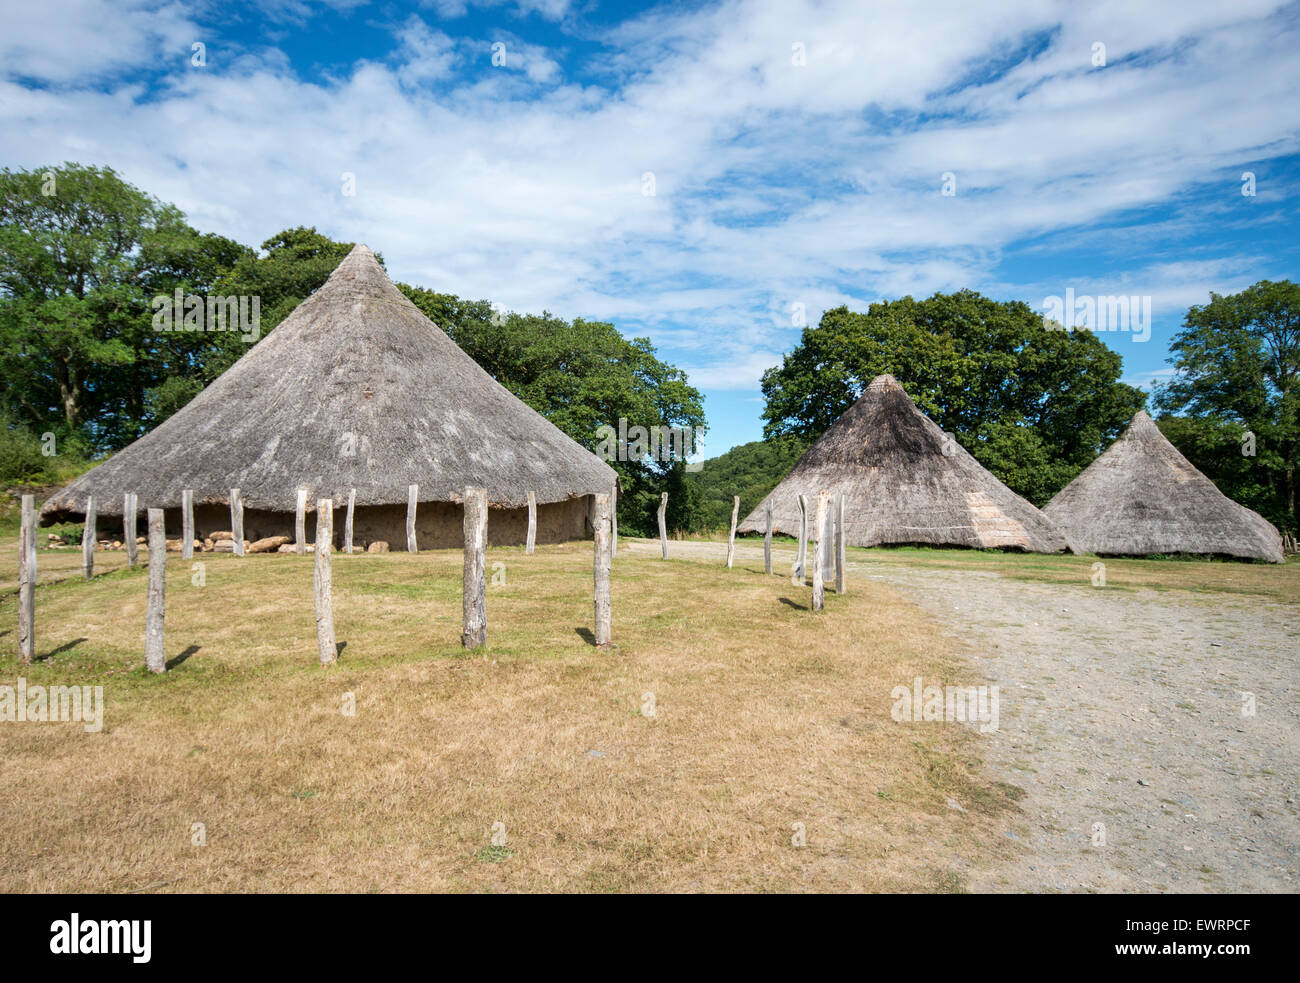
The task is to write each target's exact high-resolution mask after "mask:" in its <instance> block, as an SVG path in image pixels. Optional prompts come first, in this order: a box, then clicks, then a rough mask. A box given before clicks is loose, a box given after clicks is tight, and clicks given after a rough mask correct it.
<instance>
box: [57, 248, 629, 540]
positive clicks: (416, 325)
mask: <svg viewBox="0 0 1300 983" xmlns="http://www.w3.org/2000/svg"><path fill="white" fill-rule="evenodd" d="M616 481H617V478H616V475H615V473H614V471H613V470H612V469H611V468H610V467H609V466H608V465H607V464H605V463H604V462H603V461H601V460H600V459H599V458H598V457H596V456H595V455H594V454H592V453H590V452H589V451H587V450H585V449H584V448H582V447H581V446H579V445H578V444H577V443H575V442H574V441H573V440H571V439H570V438H569V437H567V436H566V435H565V434H564V433H562V432H561V431H560V430H559V429H558V428H557V427H555V426H554V425H553V424H551V423H550V422H549V421H547V420H546V419H545V418H544V417H542V416H541V415H540V414H539V413H537V412H536V411H534V410H533V409H531V408H530V407H528V406H527V405H526V404H524V403H523V402H522V401H521V400H519V399H518V398H517V397H515V396H514V395H513V394H512V393H510V392H509V391H508V390H507V389H506V388H505V387H504V386H501V385H500V384H498V383H497V382H496V381H495V380H494V379H493V378H492V377H491V376H489V375H488V374H487V373H486V372H484V371H483V369H481V368H480V367H479V366H478V364H477V363H476V362H475V361H474V360H473V359H472V358H470V357H469V356H468V355H466V354H465V352H463V351H462V350H461V349H460V348H459V347H458V346H457V345H456V343H455V342H453V341H452V340H451V339H450V338H448V337H447V335H445V334H444V333H443V332H442V331H441V330H439V329H438V328H437V327H436V326H435V325H434V324H433V323H432V322H431V321H429V319H428V318H426V317H425V316H424V315H423V314H422V313H421V312H420V310H419V309H418V308H417V307H416V306H415V305H414V304H412V303H411V302H410V301H409V300H408V299H407V298H406V297H405V296H403V294H402V293H401V291H399V290H398V289H397V288H396V287H395V286H393V283H392V281H391V280H389V279H388V276H387V275H386V274H385V273H384V271H383V268H382V267H380V265H379V263H378V261H377V260H376V259H375V256H374V254H373V253H372V252H371V251H370V250H369V249H368V248H366V247H365V246H363V245H358V246H357V247H356V248H354V249H353V250H352V252H351V253H349V254H348V256H347V258H346V259H344V260H343V262H342V263H340V264H339V267H338V269H336V270H335V271H334V272H333V273H332V274H331V275H330V278H329V279H328V280H327V281H326V282H325V284H324V285H323V286H322V287H321V288H320V289H319V290H317V291H316V292H315V293H314V294H312V295H311V296H310V297H308V298H307V299H306V300H304V301H303V302H302V303H301V304H300V305H299V306H298V307H297V309H295V310H294V311H293V313H292V314H290V315H289V316H288V317H287V318H286V319H285V320H284V321H283V322H282V323H281V324H280V325H278V326H277V327H276V328H275V330H274V331H272V332H271V333H270V334H269V335H267V337H266V338H264V339H263V340H262V341H261V343H259V344H257V345H255V346H254V347H253V348H252V349H251V350H250V351H249V352H248V353H247V354H246V355H244V356H243V358H241V359H240V360H239V361H238V362H236V363H235V364H234V365H233V366H231V367H230V369H229V370H227V371H226V372H225V373H223V374H222V375H221V376H220V377H219V378H218V379H217V380H216V381H214V382H213V383H212V384H211V385H210V386H208V387H207V388H206V389H204V390H203V392H201V393H200V394H199V395H198V396H196V397H195V398H194V399H193V401H191V402H190V403H189V405H187V406H186V407H185V408H184V409H182V410H180V411H179V412H177V413H176V414H175V415H174V416H172V417H171V418H169V419H168V420H166V421H165V422H163V423H162V424H161V425H160V426H158V427H157V429H155V430H153V431H152V432H151V433H149V434H147V435H145V436H144V437H141V438H140V439H139V440H137V441H135V443H133V444H131V445H130V446H128V447H126V448H123V449H122V450H121V451H119V452H118V453H117V454H115V455H113V456H112V457H111V458H109V459H108V460H107V461H105V462H104V463H103V464H101V465H99V466H98V467H96V468H94V469H93V470H91V471H89V472H87V473H86V474H85V475H83V476H82V477H81V478H79V479H77V480H76V481H74V482H73V483H72V484H70V485H68V486H67V487H66V488H64V489H63V490H62V491H60V492H58V493H57V494H55V495H54V496H53V497H52V498H50V500H49V501H47V502H46V503H45V505H44V507H43V508H42V509H41V519H42V522H43V523H44V524H47V525H48V524H50V523H52V522H56V521H66V520H69V519H81V518H83V517H84V513H85V508H86V498H87V496H88V495H91V494H93V495H94V497H95V503H96V510H97V512H98V514H99V515H100V516H101V517H112V516H118V517H120V516H121V515H122V510H123V496H124V495H125V493H127V492H135V493H136V494H137V502H138V505H139V508H140V510H141V512H143V511H144V509H146V508H147V507H153V508H158V507H162V508H164V509H165V510H166V515H167V526H168V529H169V530H179V529H180V507H181V493H182V491H183V490H185V489H192V490H193V492H194V503H195V526H196V531H197V532H198V534H199V535H200V536H202V535H206V534H207V533H209V532H211V531H216V530H226V529H229V528H230V513H229V505H230V489H232V488H238V489H240V493H241V496H242V498H243V500H244V506H245V518H244V530H245V537H246V538H248V539H256V538H260V537H264V536H274V535H290V536H291V535H293V526H294V512H295V508H296V503H297V493H298V489H299V488H306V489H307V491H308V495H307V498H308V507H309V508H310V509H312V510H314V509H315V506H316V500H317V499H318V498H329V499H332V500H333V501H334V503H335V506H336V508H342V507H345V506H346V504H347V499H348V493H349V490H350V489H353V488H355V489H356V496H357V497H356V514H355V520H354V526H355V529H354V542H355V543H356V544H357V545H361V546H364V545H365V544H367V543H369V542H373V541H376V540H384V541H387V542H391V543H393V544H394V545H397V544H404V543H405V542H406V504H407V494H408V487H409V486H410V485H412V484H417V485H419V506H418V509H417V523H416V536H417V539H418V542H419V545H420V547H421V548H433V547H445V546H459V545H460V544H461V542H462V538H463V534H462V509H461V505H460V502H461V497H462V493H463V491H464V489H465V488H466V487H467V486H473V487H481V488H485V489H487V495H488V500H489V502H490V504H491V505H492V507H493V508H492V512H491V518H490V521H489V523H488V535H489V539H490V540H491V542H492V543H493V544H497V545H500V544H513V543H522V542H523V541H524V537H525V533H526V529H527V501H528V498H527V496H528V492H529V491H533V492H535V493H536V496H537V502H538V508H537V540H538V542H559V541H563V540H566V539H574V538H580V537H582V536H584V535H586V532H587V527H588V522H589V519H588V513H589V508H590V497H591V496H592V495H594V494H597V493H602V492H609V491H611V490H612V489H613V487H614V485H615V482H616ZM342 526H343V523H342V518H341V515H340V516H339V518H338V520H337V521H336V522H335V529H336V530H339V531H340V534H341V530H342ZM313 532H314V522H310V523H309V532H308V538H309V539H310V538H312V536H313Z"/></svg>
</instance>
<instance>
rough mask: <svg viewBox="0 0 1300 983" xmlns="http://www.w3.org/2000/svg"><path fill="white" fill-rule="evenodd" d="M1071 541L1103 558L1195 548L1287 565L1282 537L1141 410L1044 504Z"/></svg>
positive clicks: (1203, 551) (1198, 550)
mask: <svg viewBox="0 0 1300 983" xmlns="http://www.w3.org/2000/svg"><path fill="white" fill-rule="evenodd" d="M1043 511H1044V512H1046V513H1047V515H1048V517H1049V518H1051V520H1052V521H1053V522H1055V523H1056V525H1057V526H1058V527H1059V528H1060V529H1061V531H1062V532H1064V533H1065V535H1066V538H1067V539H1069V541H1070V544H1071V546H1073V547H1075V548H1077V549H1079V550H1083V551H1086V552H1089V553H1097V554H1099V555H1102V556H1147V555H1150V554H1152V553H1193V554H1215V555H1219V556H1232V557H1239V558H1242V559H1262V560H1269V561H1270V562H1273V563H1282V562H1283V556H1282V537H1281V535H1280V534H1279V533H1278V531H1277V529H1275V528H1274V527H1273V524H1272V523H1271V522H1269V521H1268V520H1267V519H1265V518H1264V517H1263V516H1262V515H1260V514H1259V513H1257V512H1252V511H1251V510H1250V509H1248V508H1246V507H1245V506H1244V505H1238V504H1237V503H1236V502H1234V501H1233V500H1232V499H1230V498H1229V497H1228V496H1227V495H1225V494H1223V492H1221V491H1219V489H1218V488H1217V487H1215V484H1214V482H1212V481H1211V480H1210V479H1209V478H1207V477H1205V475H1203V474H1201V472H1199V471H1197V470H1196V468H1194V467H1193V466H1192V465H1191V463H1190V462H1189V461H1188V460H1187V458H1185V457H1183V455H1182V454H1180V453H1178V449H1177V448H1176V447H1174V445H1173V444H1171V443H1169V441H1168V440H1167V439H1166V437H1165V435H1164V434H1162V433H1161V432H1160V428H1159V427H1157V426H1156V425H1155V423H1154V422H1153V421H1152V419H1151V417H1149V416H1147V414H1146V413H1145V412H1144V411H1141V410H1139V411H1138V413H1137V415H1136V416H1134V417H1133V421H1132V423H1130V424H1129V427H1128V429H1127V430H1125V431H1124V434H1123V435H1122V436H1121V437H1120V438H1119V440H1117V441H1115V443H1113V444H1111V446H1110V447H1109V448H1108V449H1107V450H1106V452H1105V453H1104V454H1102V455H1101V457H1099V458H1097V460H1095V461H1093V462H1092V464H1090V465H1088V467H1087V468H1086V469H1085V470H1084V471H1083V473H1082V474H1080V475H1079V476H1078V477H1077V478H1075V479H1074V480H1073V481H1072V482H1070V483H1069V484H1068V485H1066V486H1065V487H1064V488H1063V489H1061V491H1060V492H1058V493H1057V495H1056V497H1055V498H1053V499H1052V500H1051V501H1050V502H1048V503H1047V505H1046V506H1045V507H1044V509H1043Z"/></svg>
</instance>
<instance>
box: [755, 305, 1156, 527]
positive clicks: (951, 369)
mask: <svg viewBox="0 0 1300 983" xmlns="http://www.w3.org/2000/svg"><path fill="white" fill-rule="evenodd" d="M1121 367H1122V362H1121V359H1120V356H1119V355H1118V354H1117V353H1116V352H1114V351H1112V350H1111V349H1110V348H1108V347H1106V345H1105V344H1103V343H1102V342H1101V340H1100V339H1099V338H1098V337H1097V336H1096V335H1095V334H1093V333H1092V332H1088V331H1062V330H1051V329H1050V328H1048V327H1046V326H1045V325H1044V321H1043V317H1042V315H1041V314H1040V313H1037V312H1035V311H1034V310H1033V309H1031V308H1030V307H1029V306H1028V305H1027V304H1024V303H1021V302H1019V301H1010V302H1002V301H995V300H991V299H989V298H987V297H984V296H982V295H980V294H979V293H977V292H975V291H972V290H962V291H958V292H957V293H953V294H935V295H934V296H933V297H930V298H928V299H927V300H921V301H917V300H913V299H912V298H911V297H904V298H903V299H901V300H896V301H885V302H880V303H876V304H872V305H871V306H870V308H869V309H868V310H867V311H866V313H860V312H855V311H850V310H849V309H848V308H847V307H839V308H836V309H834V310H830V311H827V312H826V313H825V314H823V315H822V319H821V322H820V323H819V324H818V325H817V327H815V328H813V327H810V328H806V329H805V330H804V332H803V337H802V338H801V340H800V342H799V345H798V346H797V347H796V348H795V350H794V351H793V352H791V353H790V354H789V355H787V356H786V357H785V358H784V360H783V362H782V364H781V365H780V366H778V367H776V368H772V369H769V370H768V371H767V372H765V373H764V374H763V383H762V386H763V395H764V396H765V397H766V399H767V406H766V408H765V410H764V412H763V417H764V419H765V420H766V424H765V426H764V433H765V434H766V435H767V436H768V437H775V436H782V435H793V436H798V437H802V438H804V439H805V440H812V439H815V438H816V437H818V436H820V435H821V434H822V433H823V432H824V431H825V430H826V429H827V428H828V427H829V426H830V425H831V424H832V423H833V422H834V421H835V420H836V419H837V418H838V417H839V416H840V415H841V414H842V413H843V412H844V411H845V410H846V409H848V408H849V406H851V405H852V404H853V403H854V401H856V400H857V399H858V397H859V396H861V395H862V392H863V390H864V389H865V388H866V386H867V384H868V383H869V382H870V381H871V380H872V379H873V378H874V377H875V376H877V375H880V374H882V373H889V374H891V375H893V376H894V377H895V378H896V379H898V381H899V383H900V384H901V385H902V386H903V388H904V389H905V390H906V391H907V393H908V395H909V396H911V397H912V399H914V400H915V401H916V402H917V405H918V406H920V408H921V409H922V410H923V411H924V412H925V413H927V414H928V415H929V416H930V418H931V419H932V420H934V422H935V423H937V424H938V425H939V426H941V427H943V429H944V430H946V431H948V432H950V433H951V434H953V436H954V437H955V438H956V439H957V441H958V442H959V443H961V444H962V446H963V447H965V448H966V449H967V450H969V451H970V452H971V454H973V455H974V456H975V458H976V459H977V460H978V461H979V462H980V463H981V464H983V465H984V466H985V467H987V468H988V469H989V470H990V471H992V472H993V473H994V474H995V475H997V477H998V478H999V479H1001V480H1002V481H1003V482H1004V483H1005V484H1006V485H1007V486H1009V487H1010V488H1011V489H1012V490H1013V491H1016V492H1017V493H1019V494H1021V495H1023V496H1024V497H1025V498H1027V499H1029V500H1030V501H1031V502H1033V503H1035V504H1036V505H1042V504H1044V503H1045V502H1046V501H1047V500H1048V499H1050V498H1051V496H1052V495H1053V494H1054V493H1055V492H1056V491H1058V490H1059V489H1060V488H1061V487H1062V486H1064V485H1065V484H1066V483H1067V482H1068V481H1070V479H1072V478H1073V477H1074V476H1075V475H1076V474H1078V473H1079V471H1081V470H1082V469H1083V468H1084V467H1086V466H1087V465H1088V464H1089V463H1090V462H1091V461H1092V460H1093V459H1094V458H1095V457H1096V456H1097V454H1098V453H1099V452H1100V451H1101V450H1102V449H1104V448H1105V447H1106V446H1107V445H1108V444H1109V443H1110V441H1112V440H1113V439H1114V438H1115V437H1116V436H1118V434H1119V432H1120V431H1121V429H1122V428H1123V426H1124V425H1125V424H1126V423H1127V422H1128V420H1129V419H1130V418H1131V417H1132V415H1133V414H1134V413H1135V412H1136V411H1137V410H1138V409H1140V408H1141V406H1142V404H1143V402H1144V401H1145V396H1144V394H1143V393H1142V392H1141V391H1140V390H1138V389H1135V388H1134V387H1132V386H1129V385H1126V384H1124V383H1121V382H1120V381H1119V377H1120V372H1121Z"/></svg>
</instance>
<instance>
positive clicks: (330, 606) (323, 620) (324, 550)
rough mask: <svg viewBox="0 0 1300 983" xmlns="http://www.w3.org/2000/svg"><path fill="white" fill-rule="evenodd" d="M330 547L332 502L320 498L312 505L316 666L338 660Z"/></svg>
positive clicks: (331, 546) (332, 520)
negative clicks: (314, 519) (317, 649)
mask: <svg viewBox="0 0 1300 983" xmlns="http://www.w3.org/2000/svg"><path fill="white" fill-rule="evenodd" d="M333 547H334V503H333V502H332V501H331V500H330V499H328V498H322V499H320V500H319V501H318V502H317V503H316V555H315V556H314V557H313V560H314V572H315V576H313V577H312V587H313V589H314V591H315V594H316V645H317V648H319V649H320V664H321V665H323V666H327V665H329V664H330V663H331V662H334V661H336V660H337V659H338V657H339V651H338V646H337V645H335V644H334V603H333V600H332V598H331V590H332V583H333V581H332V577H331V574H330V555H331V553H332V552H333Z"/></svg>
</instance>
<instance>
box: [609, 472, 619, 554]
mask: <svg viewBox="0 0 1300 983" xmlns="http://www.w3.org/2000/svg"><path fill="white" fill-rule="evenodd" d="M617 552H618V485H614V487H613V488H611V489H610V490H609V558H610V560H611V562H612V561H613V559H614V554H616V553H617Z"/></svg>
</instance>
